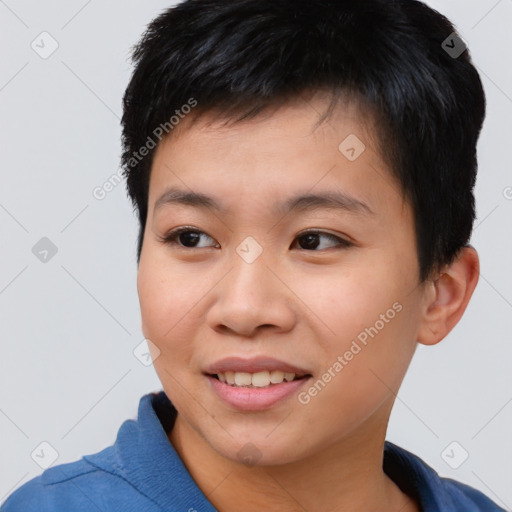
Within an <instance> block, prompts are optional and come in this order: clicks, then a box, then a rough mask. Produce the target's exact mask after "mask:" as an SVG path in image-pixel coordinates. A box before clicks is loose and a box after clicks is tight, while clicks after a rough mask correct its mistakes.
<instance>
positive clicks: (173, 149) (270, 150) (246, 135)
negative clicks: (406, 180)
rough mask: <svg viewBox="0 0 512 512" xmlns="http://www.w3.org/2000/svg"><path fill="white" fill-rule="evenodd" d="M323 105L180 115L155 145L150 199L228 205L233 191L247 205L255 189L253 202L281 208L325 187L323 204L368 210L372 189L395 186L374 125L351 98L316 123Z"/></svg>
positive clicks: (309, 102)
mask: <svg viewBox="0 0 512 512" xmlns="http://www.w3.org/2000/svg"><path fill="white" fill-rule="evenodd" d="M328 105H329V101H328V99H327V98H326V97H325V96H321V95H316V96H313V97H309V98H307V99H304V98H301V99H298V100H296V101H293V102H290V103H288V104H286V105H283V106H281V107H280V108H278V109H276V110H272V111H270V112H264V113H263V114H261V115H259V116H257V117H255V118H252V119H248V120H243V121H239V122H236V123H235V122H232V121H230V120H229V119H228V120H226V119H225V118H222V117H220V116H219V115H218V113H215V112H213V111H212V112H206V113H205V114H203V115H202V116H201V117H200V118H198V119H197V118H193V117H192V116H189V118H188V119H187V117H185V118H184V119H183V120H182V121H180V123H179V125H178V126H177V130H173V132H172V133H171V135H170V136H168V137H167V138H166V139H164V140H163V141H162V142H161V143H160V145H159V146H158V148H157V150H156V154H155V156H154V160H153V167H152V171H151V180H150V197H149V204H150V207H151V208H155V206H156V207H160V206H161V205H164V204H166V203H169V204H170V203H172V202H173V200H175V202H176V203H181V204H187V203H188V205H190V206H197V207H200V206H201V203H203V204H204V205H206V206H210V207H216V208H217V209H218V210H219V211H220V210H222V209H224V210H226V211H227V210H228V209H229V208H230V203H231V202H232V201H234V200H236V198H240V197H243V198H245V200H246V204H247V206H249V203H250V202H251V200H250V199H252V200H254V196H255V195H257V196H258V197H259V199H258V201H257V202H258V203H259V205H260V206H263V204H265V207H266V208H268V206H269V201H271V200H272V201H273V202H274V203H275V208H274V209H275V212H276V213H281V214H282V213H283V211H285V210H287V211H289V210H290V209H291V207H293V206H299V207H300V206H304V205H305V204H306V203H307V202H308V201H309V202H310V203H312V202H313V203H314V202H315V201H316V202H317V204H320V203H319V202H318V201H317V199H315V198H313V197H311V196H312V195H316V196H317V197H318V195H322V196H324V199H325V196H326V195H330V196H331V197H330V198H328V199H326V200H325V201H324V204H325V205H327V203H328V201H329V200H330V202H331V204H334V203H335V202H338V203H340V202H343V201H344V203H345V206H348V208H346V210H347V211H350V209H351V208H350V207H353V208H352V211H353V212H356V210H357V211H358V212H359V213H364V212H366V213H369V212H372V210H373V209H372V206H371V204H372V203H375V202H377V203H378V202H379V197H378V196H379V193H382V198H383V197H388V198H389V194H390V193H392V192H394V193H395V195H396V194H397V193H398V192H399V188H400V187H399V186H398V184H397V183H396V181H395V179H394V178H393V176H392V174H391V172H390V169H389V167H388V166H387V164H386V163H385V162H384V158H383V157H382V155H381V154H380V151H379V149H378V140H379V133H378V127H377V126H376V125H375V122H374V120H373V118H372V116H371V115H369V112H368V110H367V109H362V108H360V105H358V104H356V103H355V102H350V101H345V102H342V103H339V104H337V105H336V106H335V108H334V110H333V111H332V113H331V115H330V116H329V117H328V118H327V119H326V120H325V121H323V122H320V123H319V120H320V119H321V116H322V114H324V113H325V110H326V108H327V106H328ZM354 156H355V158H354ZM379 187H380V192H379ZM308 191H310V192H311V194H309V196H310V197H309V199H305V196H306V195H308V194H307V192H308ZM293 192H296V193H295V194H292V193H293ZM299 193H300V195H301V199H300V200H298V201H297V199H298V195H299ZM316 193H318V194H316ZM292 196H293V197H292ZM372 196H373V197H372ZM382 198H381V199H382ZM278 199H279V201H277V200H278ZM294 201H295V203H294ZM214 203H215V204H214Z"/></svg>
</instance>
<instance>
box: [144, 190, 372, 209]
mask: <svg viewBox="0 0 512 512" xmlns="http://www.w3.org/2000/svg"><path fill="white" fill-rule="evenodd" d="M169 204H179V205H184V206H192V207H195V208H201V209H213V210H215V211H217V212H219V213H222V214H227V213H229V209H228V208H226V207H225V206H224V205H223V204H222V203H221V202H220V201H218V200H217V199H215V198H213V197H210V196H208V195H206V194H202V193H200V192H191V191H186V190H180V189H177V188H169V189H167V190H166V191H165V192H164V193H163V194H162V195H161V196H160V197H159V198H158V199H157V201H156V202H155V206H154V209H153V211H154V212H156V211H157V210H158V209H160V208H161V207H162V206H164V205H169ZM274 208H275V213H277V214H281V215H286V214H288V213H292V212H299V211H307V210H316V209H326V210H343V211H346V212H348V213H354V214H362V215H375V213H374V212H373V210H372V209H371V208H370V207H369V206H368V205H367V204H366V203H365V202H363V201H361V200H359V199H356V198H355V197H352V196H349V195H347V194H345V193H343V192H333V191H325V192H321V193H316V194H311V193H307V192H306V193H303V194H299V195H297V196H294V197H290V198H288V199H286V200H285V201H283V202H281V203H277V205H276V206H275V207H274Z"/></svg>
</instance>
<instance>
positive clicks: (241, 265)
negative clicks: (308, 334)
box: [208, 240, 294, 335]
mask: <svg viewBox="0 0 512 512" xmlns="http://www.w3.org/2000/svg"><path fill="white" fill-rule="evenodd" d="M258 245H259V244H258ZM259 247H260V249H258V247H257V246H256V245H255V241H254V240H245V241H244V242H242V243H241V244H240V245H239V246H238V247H237V248H236V251H235V253H233V254H232V255H231V257H230V260H229V266H230V267H231V270H230V271H229V273H228V275H227V276H226V279H224V280H222V282H221V283H219V287H218V292H217V297H216V300H215V303H214V304H213V305H212V307H211V309H210V311H209V313H208V321H209V323H210V325H211V327H218V326H221V325H223V326H225V327H228V328H230V329H231V330H233V331H235V332H238V333H239V334H241V333H243V334H244V335H249V334H251V333H252V332H253V331H254V330H255V329H257V327H258V326H262V325H266V326H269V325H272V326H278V327H279V328H284V329H289V328H290V326H291V325H292V322H293V318H294V315H293V312H292V311H291V310H290V308H289V304H288V301H287V300H286V290H285V289H284V288H283V284H282V283H280V281H279V279H276V277H275V276H274V275H273V272H271V271H270V269H269V268H268V266H267V265H268V258H265V257H264V251H263V250H262V249H263V248H262V247H261V246H259ZM274 272H275V270H274Z"/></svg>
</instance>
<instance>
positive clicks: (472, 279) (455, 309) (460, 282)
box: [417, 245, 480, 345]
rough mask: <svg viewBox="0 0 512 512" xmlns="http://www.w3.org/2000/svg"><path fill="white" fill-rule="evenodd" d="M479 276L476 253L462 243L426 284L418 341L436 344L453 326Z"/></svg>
mask: <svg viewBox="0 0 512 512" xmlns="http://www.w3.org/2000/svg"><path fill="white" fill-rule="evenodd" d="M479 275H480V263H479V259H478V253H477V252H476V250H475V249H474V248H473V247H472V246H470V245H468V246H465V247H464V248H462V249H461V251H460V253H459V255H458V257H457V258H456V259H455V260H454V261H453V262H452V263H451V264H450V265H447V266H446V267H445V268H444V269H443V271H442V272H441V274H440V275H439V277H438V278H437V279H436V280H435V281H432V282H431V283H429V285H428V286H429V290H428V292H429V293H426V294H425V297H427V296H428V298H427V299H426V301H425V304H424V311H423V322H422V325H421V327H420V329H419V331H418V337H417V341H418V343H421V344H423V345H435V344H437V343H439V342H440V341H441V340H442V339H443V338H444V337H445V336H446V335H447V334H448V333H449V332H450V331H451V330H452V329H453V328H454V327H455V325H456V324H457V322H458V321H459V320H460V318H461V317H462V315H463V314H464V311H465V310H466V307H467V305H468V303H469V300H470V299H471V296H472V295H473V292H474V290H475V288H476V285H477V283H478V278H479Z"/></svg>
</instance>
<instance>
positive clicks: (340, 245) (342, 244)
mask: <svg viewBox="0 0 512 512" xmlns="http://www.w3.org/2000/svg"><path fill="white" fill-rule="evenodd" d="M183 232H193V233H196V234H199V235H205V236H207V237H208V238H210V239H211V240H215V239H214V238H213V237H211V236H210V235H209V234H208V233H206V232H204V231H202V230H201V229H198V228H196V227H194V226H179V227H177V228H173V229H171V230H170V231H168V232H167V233H166V234H165V235H164V236H158V239H159V241H160V242H161V243H163V244H166V245H171V246H173V247H176V248H177V249H179V250H184V251H193V250H197V249H211V248H214V249H216V248H218V247H219V244H218V243H217V245H216V246H215V247H211V246H209V247H186V246H182V245H180V244H179V243H178V242H177V241H176V239H177V238H178V237H179V235H180V234H181V233H183ZM308 234H315V235H321V236H324V237H325V238H328V239H329V240H331V241H334V242H335V243H337V246H334V247H329V248H327V249H322V250H320V251H316V250H309V249H302V248H300V250H301V251H304V252H306V253H320V254H321V253H323V252H325V251H327V250H329V249H334V250H336V249H338V250H339V249H348V248H350V247H353V246H355V245H356V243H355V242H354V241H353V240H352V239H350V237H347V238H349V239H348V240H347V238H343V237H341V236H338V235H335V234H333V233H330V232H328V231H324V230H323V229H320V228H309V229H306V230H304V231H300V232H299V233H297V235H295V238H294V239H293V242H292V246H291V247H293V246H294V245H295V244H296V243H297V241H298V239H299V238H300V237H302V236H306V235H308Z"/></svg>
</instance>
